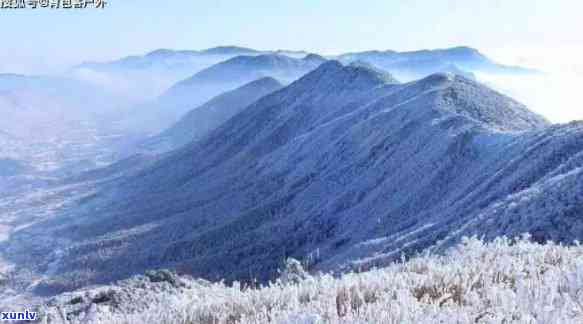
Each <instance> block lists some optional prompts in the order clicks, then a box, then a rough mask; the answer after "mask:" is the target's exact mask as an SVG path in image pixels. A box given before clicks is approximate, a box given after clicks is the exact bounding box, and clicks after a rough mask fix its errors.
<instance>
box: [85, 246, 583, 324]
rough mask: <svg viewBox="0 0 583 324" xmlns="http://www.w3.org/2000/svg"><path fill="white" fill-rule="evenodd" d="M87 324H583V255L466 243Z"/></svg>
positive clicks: (199, 290) (210, 288) (187, 298)
mask: <svg viewBox="0 0 583 324" xmlns="http://www.w3.org/2000/svg"><path fill="white" fill-rule="evenodd" d="M89 317H92V319H89V318H84V319H83V320H82V322H83V323H87V322H92V321H93V323H112V324H118V323H119V324H121V323H124V324H134V323H135V324H142V323H150V324H158V323H159V324H170V323H177V324H191V323H204V324H219V323H229V324H234V323H412V324H413V323H415V324H420V323H553V324H554V323H557V324H559V323H583V247H580V246H579V245H578V244H575V245H573V246H560V245H556V244H553V243H548V244H546V245H539V244H535V243H531V242H529V241H528V239H526V238H523V239H520V240H516V241H514V240H508V239H505V238H501V239H497V240H496V241H494V242H491V243H483V242H481V241H480V240H478V239H464V241H463V242H462V243H461V244H460V245H458V246H457V247H455V248H453V249H452V250H450V251H449V252H448V253H447V254H445V255H424V256H419V257H416V258H414V259H411V260H409V261H407V262H404V263H397V264H394V265H392V266H390V267H388V268H384V269H377V270H372V271H368V272H365V273H358V274H346V275H343V276H342V277H341V278H333V277H332V276H328V275H324V276H318V277H309V278H307V279H303V280H300V281H299V282H295V283H294V282H290V283H283V282H281V281H280V282H278V283H275V284H271V285H269V286H268V287H264V288H262V289H257V290H245V289H241V287H239V286H237V285H235V286H234V287H227V286H225V285H223V284H212V285H206V286H204V285H200V286H198V287H195V288H192V289H189V290H187V292H186V293H185V294H182V295H179V296H176V298H175V299H174V300H173V302H172V303H164V304H153V305H152V306H151V308H150V309H149V311H147V312H141V313H139V314H131V315H124V316H121V315H119V314H114V313H108V312H103V311H99V312H94V313H93V314H92V315H91V316H89Z"/></svg>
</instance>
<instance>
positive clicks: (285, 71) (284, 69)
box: [128, 54, 325, 130]
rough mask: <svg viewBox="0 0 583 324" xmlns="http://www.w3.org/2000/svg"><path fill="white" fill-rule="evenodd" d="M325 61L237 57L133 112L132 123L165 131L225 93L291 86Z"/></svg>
mask: <svg viewBox="0 0 583 324" xmlns="http://www.w3.org/2000/svg"><path fill="white" fill-rule="evenodd" d="M324 61H325V59H324V58H321V57H319V56H316V55H309V56H306V57H305V58H303V59H297V58H292V57H288V56H284V55H277V54H266V55H256V56H236V57H234V58H232V59H229V60H227V61H224V62H221V63H219V64H216V65H213V66H211V67H209V68H207V69H204V70H202V71H200V72H198V73H196V74H195V75H193V76H192V77H190V78H187V79H185V80H183V81H180V82H178V83H177V84H175V85H174V86H172V87H171V88H170V89H168V90H167V91H166V92H164V93H163V94H162V95H161V96H160V97H158V98H157V99H156V100H154V101H152V102H149V103H147V104H144V105H141V106H139V107H137V108H135V109H133V110H132V111H130V114H129V116H128V120H129V122H130V124H133V125H135V126H134V127H136V128H141V129H144V128H146V129H148V128H151V129H153V130H162V129H164V128H166V127H168V126H170V125H171V124H172V123H175V122H176V121H178V119H179V118H181V117H182V116H183V115H184V114H185V113H187V112H188V111H190V110H191V109H193V108H195V107H197V106H199V105H201V104H203V103H204V102H206V101H208V100H210V99H211V98H213V97H215V96H217V95H220V94H222V93H224V92H225V91H230V90H233V89H236V88H238V87H240V86H242V85H244V84H246V83H249V82H251V81H254V80H257V79H259V78H263V77H272V78H275V79H277V80H279V81H281V82H285V83H289V82H291V81H293V80H295V79H298V78H300V77H301V76H303V75H304V74H306V73H308V72H310V71H311V70H313V69H315V68H316V67H318V65H320V64H321V63H322V62H324Z"/></svg>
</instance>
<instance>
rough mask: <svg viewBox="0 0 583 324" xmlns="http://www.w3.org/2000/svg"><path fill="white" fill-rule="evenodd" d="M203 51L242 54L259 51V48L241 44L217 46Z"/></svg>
mask: <svg viewBox="0 0 583 324" xmlns="http://www.w3.org/2000/svg"><path fill="white" fill-rule="evenodd" d="M201 53H204V54H241V53H258V51H257V50H254V49H252V48H246V47H240V46H217V47H212V48H209V49H205V50H202V51H201Z"/></svg>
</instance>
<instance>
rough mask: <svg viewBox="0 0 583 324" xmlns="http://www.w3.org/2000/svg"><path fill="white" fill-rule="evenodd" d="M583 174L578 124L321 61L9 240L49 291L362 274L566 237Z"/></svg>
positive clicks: (441, 77) (577, 222)
mask: <svg viewBox="0 0 583 324" xmlns="http://www.w3.org/2000/svg"><path fill="white" fill-rule="evenodd" d="M582 166H583V124H582V123H572V124H568V125H550V124H549V123H547V122H546V121H545V120H544V119H543V118H541V117H540V116H538V115H536V114H534V113H532V112H530V111H529V110H528V109H527V108H526V107H525V106H523V105H522V104H520V103H518V102H516V101H514V100H512V99H511V98H508V97H506V96H504V95H501V94H499V93H497V92H496V91H493V90H491V89H489V88H487V87H485V86H484V85H482V84H480V83H477V82H475V81H472V80H469V79H466V78H464V77H461V76H456V75H453V74H435V75H431V76H429V77H426V78H424V79H422V80H419V81H414V82H409V83H404V84H399V83H395V82H387V75H386V73H380V72H379V71H375V70H371V69H368V68H366V67H363V66H354V65H349V66H343V65H341V64H340V63H338V62H335V61H330V62H327V63H324V64H322V65H321V66H319V67H318V68H317V69H316V70H314V71H312V72H311V73H309V74H307V75H305V76H304V77H302V78H300V79H299V80H297V81H295V82H293V83H292V84H290V85H289V86H287V87H285V88H283V89H281V90H279V91H276V92H274V93H272V94H269V95H267V96H265V97H263V98H261V99H259V100H258V101H256V102H255V103H253V104H251V105H250V106H248V107H247V108H246V109H244V110H243V111H242V112H240V113H239V114H237V115H236V116H234V117H233V118H231V119H229V120H228V121H227V122H226V123H224V124H223V125H222V126H220V127H219V128H217V129H215V130H214V131H212V132H211V133H210V134H209V135H208V136H206V137H205V138H203V139H202V140H200V141H197V142H193V143H191V144H189V145H186V146H184V147H183V148H181V149H179V150H177V151H174V152H171V153H169V154H166V155H164V156H161V157H160V159H159V160H157V161H154V162H153V163H152V164H151V165H147V166H146V167H144V168H143V169H141V170H138V171H133V172H132V173H131V175H129V176H127V177H122V178H121V179H117V180H114V181H113V182H109V183H107V184H105V185H100V186H98V187H97V192H93V193H92V194H91V195H89V196H87V197H84V198H83V199H82V200H80V201H79V202H78V203H77V204H73V206H71V207H69V208H63V209H61V210H59V211H58V215H60V216H57V217H55V218H53V219H52V220H47V221H46V222H43V223H42V224H38V225H32V226H30V227H28V228H26V229H23V230H21V231H19V232H17V233H14V235H13V236H12V237H11V240H15V241H18V242H20V243H21V244H20V245H19V247H18V248H16V247H14V246H13V248H12V250H11V251H13V252H14V253H13V255H19V254H18V249H26V251H29V252H28V253H35V255H46V256H47V257H46V263H43V262H40V261H38V260H36V261H35V262H36V263H35V264H36V265H38V263H39V262H40V264H41V265H42V264H45V265H47V266H48V265H49V263H50V267H49V268H50V269H51V274H53V275H54V276H53V279H52V280H53V281H48V282H47V284H46V285H45V286H44V287H45V289H50V287H53V288H54V289H56V288H55V287H62V285H66V283H72V282H75V281H72V280H77V282H80V281H79V280H78V279H75V278H83V279H82V282H83V284H86V283H87V282H107V281H110V280H113V279H118V278H123V277H126V276H130V275H132V274H135V273H141V272H142V271H143V270H144V269H149V268H163V267H170V268H174V269H178V270H179V271H181V272H188V273H191V274H193V275H196V276H202V277H205V278H210V279H227V280H229V279H249V278H258V279H260V280H264V279H267V278H270V277H272V276H273V275H275V273H276V268H277V266H278V264H279V262H280V260H282V259H283V258H285V257H287V256H293V257H296V258H308V259H310V260H311V261H312V263H313V266H314V268H315V269H322V270H335V269H351V268H360V269H363V268H367V267H369V266H373V265H379V264H381V265H382V264H385V263H386V262H389V261H391V260H394V259H396V258H399V257H400V256H401V255H402V253H405V254H407V255H411V254H413V253H415V252H417V251H421V250H424V249H426V248H428V247H433V248H435V249H441V248H445V247H447V246H451V244H453V243H455V242H456V241H458V240H459V238H460V237H461V236H462V235H467V234H481V235H482V234H483V235H486V237H487V238H493V237H494V236H497V235H500V234H512V235H513V234H519V233H521V232H525V231H530V232H532V234H533V237H534V238H535V239H536V240H537V241H542V240H546V239H553V240H557V241H562V242H570V241H572V240H574V239H581V238H582V237H583V222H582V221H581V219H580V217H578V215H579V212H580V207H579V206H581V205H582V202H583V201H582V200H583V198H582V197H583V186H582V185H581V184H582V181H581V179H582V174H581V172H582V171H581V170H583V168H582ZM26 237H37V238H38V240H39V241H41V242H42V241H43V240H42V238H46V237H58V238H59V241H58V243H55V244H56V245H57V247H59V246H61V247H62V249H61V248H59V249H58V251H59V255H53V254H51V253H48V252H49V251H47V250H46V249H47V247H46V245H27V244H26V243H25V242H26V239H25V238H26ZM7 244H8V245H9V246H10V242H8V243H7ZM53 247H54V246H53V245H51V249H53ZM55 260H56V261H55ZM22 266H23V267H26V266H29V265H26V264H24V265H22ZM87 269H91V271H88V270H87ZM51 282H52V283H51ZM51 285H52V286H51ZM47 287H49V288H47ZM69 287H70V286H69Z"/></svg>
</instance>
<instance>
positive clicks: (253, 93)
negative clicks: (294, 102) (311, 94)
mask: <svg viewBox="0 0 583 324" xmlns="http://www.w3.org/2000/svg"><path fill="white" fill-rule="evenodd" d="M281 87H282V85H281V83H279V82H278V81H277V80H275V79H273V78H270V77H265V78H261V79H259V80H255V81H252V82H250V83H247V84H246V85H244V86H242V87H239V88H237V89H235V90H232V91H228V92H226V93H224V94H221V95H219V96H217V97H215V98H213V99H211V100H210V101H209V102H207V103H205V104H204V105H202V106H200V107H198V108H195V109H193V110H192V111H190V112H189V113H188V114H186V115H185V116H184V117H182V119H180V120H179V121H178V122H177V123H176V124H174V125H173V126H172V127H170V128H169V129H167V130H165V131H164V132H162V133H161V134H159V135H156V136H154V137H152V138H149V139H147V140H146V141H145V142H144V144H143V146H144V147H145V148H147V149H149V150H153V151H158V152H164V151H170V150H173V149H176V148H178V147H180V146H182V145H186V144H188V143H190V142H192V141H195V140H200V139H201V138H203V137H204V136H205V135H207V134H208V133H209V132H211V131H212V130H214V129H215V128H217V127H219V126H220V125H221V124H223V123H224V122H226V121H227V120H229V119H230V118H231V117H233V116H235V115H236V114H237V113H239V112H240V111H241V110H243V109H244V108H246V107H247V106H248V105H250V104H252V103H253V102H255V101H256V100H257V99H259V98H261V97H263V96H265V95H267V94H269V93H272V92H274V91H276V90H279V89H280V88H281Z"/></svg>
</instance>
